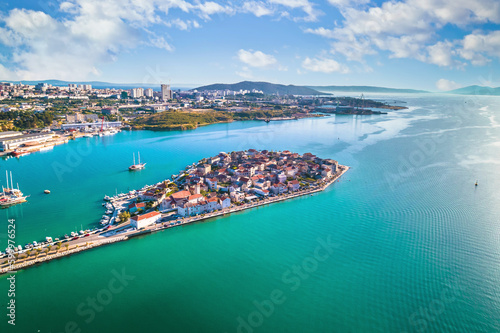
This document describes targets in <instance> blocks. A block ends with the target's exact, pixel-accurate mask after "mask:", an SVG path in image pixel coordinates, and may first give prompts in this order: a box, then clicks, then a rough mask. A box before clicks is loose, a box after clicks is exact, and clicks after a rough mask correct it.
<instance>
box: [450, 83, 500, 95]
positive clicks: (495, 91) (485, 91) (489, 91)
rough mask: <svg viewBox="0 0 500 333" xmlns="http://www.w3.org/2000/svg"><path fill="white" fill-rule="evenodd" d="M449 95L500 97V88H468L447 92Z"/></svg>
mask: <svg viewBox="0 0 500 333" xmlns="http://www.w3.org/2000/svg"><path fill="white" fill-rule="evenodd" d="M446 93H447V94H457V95H491V96H500V87H497V88H492V87H483V86H477V85H474V86H468V87H463V88H459V89H455V90H450V91H447V92H446Z"/></svg>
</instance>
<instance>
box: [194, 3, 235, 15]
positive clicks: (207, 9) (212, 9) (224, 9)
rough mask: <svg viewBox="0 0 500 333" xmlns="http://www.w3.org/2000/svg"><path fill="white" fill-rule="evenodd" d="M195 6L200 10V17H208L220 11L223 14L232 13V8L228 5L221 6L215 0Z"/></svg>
mask: <svg viewBox="0 0 500 333" xmlns="http://www.w3.org/2000/svg"><path fill="white" fill-rule="evenodd" d="M197 8H198V9H199V10H200V11H201V15H200V16H201V17H203V18H205V19H209V18H210V15H214V14H220V13H225V14H233V13H234V9H233V8H231V7H230V6H221V5H219V4H218V3H216V2H213V1H207V2H204V3H201V4H199V5H198V6H197Z"/></svg>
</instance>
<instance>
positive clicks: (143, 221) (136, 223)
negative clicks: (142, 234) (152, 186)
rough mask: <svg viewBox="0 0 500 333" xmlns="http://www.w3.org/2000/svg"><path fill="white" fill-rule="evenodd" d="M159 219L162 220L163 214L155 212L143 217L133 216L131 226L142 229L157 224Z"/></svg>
mask: <svg viewBox="0 0 500 333" xmlns="http://www.w3.org/2000/svg"><path fill="white" fill-rule="evenodd" d="M159 219H161V214H160V213H159V212H156V211H154V212H150V213H146V214H142V215H136V216H132V217H131V218H130V225H131V226H133V227H135V228H137V229H141V228H144V227H146V226H148V225H151V224H153V223H155V222H156V221H158V220H159Z"/></svg>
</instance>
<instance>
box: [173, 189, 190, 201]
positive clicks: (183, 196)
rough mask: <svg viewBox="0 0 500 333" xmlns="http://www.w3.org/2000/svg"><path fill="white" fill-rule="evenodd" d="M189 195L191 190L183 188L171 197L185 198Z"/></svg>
mask: <svg viewBox="0 0 500 333" xmlns="http://www.w3.org/2000/svg"><path fill="white" fill-rule="evenodd" d="M190 195H191V192H189V191H186V190H184V191H179V192H175V193H173V194H172V197H173V198H174V199H182V198H187V197H189V196H190Z"/></svg>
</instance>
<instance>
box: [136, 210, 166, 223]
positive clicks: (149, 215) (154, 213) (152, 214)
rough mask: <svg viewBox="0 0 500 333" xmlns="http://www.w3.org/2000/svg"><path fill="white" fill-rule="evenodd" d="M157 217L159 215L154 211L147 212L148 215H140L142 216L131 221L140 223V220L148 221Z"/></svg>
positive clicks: (137, 216)
mask: <svg viewBox="0 0 500 333" xmlns="http://www.w3.org/2000/svg"><path fill="white" fill-rule="evenodd" d="M158 215H161V214H160V213H159V212H157V211H154V212H149V213H146V214H142V215H136V216H133V217H132V220H134V221H140V220H144V219H149V218H151V217H154V216H158Z"/></svg>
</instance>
